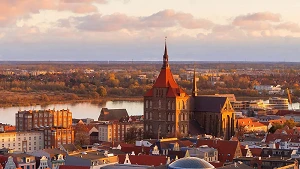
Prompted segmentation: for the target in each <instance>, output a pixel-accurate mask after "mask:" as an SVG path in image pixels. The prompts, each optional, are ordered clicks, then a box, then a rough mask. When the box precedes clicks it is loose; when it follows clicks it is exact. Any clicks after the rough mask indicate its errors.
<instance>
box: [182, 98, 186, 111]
mask: <svg viewBox="0 0 300 169" xmlns="http://www.w3.org/2000/svg"><path fill="white" fill-rule="evenodd" d="M182 109H183V110H185V102H184V101H183V100H182Z"/></svg>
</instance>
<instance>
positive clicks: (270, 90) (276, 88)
mask: <svg viewBox="0 0 300 169" xmlns="http://www.w3.org/2000/svg"><path fill="white" fill-rule="evenodd" d="M254 89H255V90H258V91H267V92H268V93H269V94H282V92H283V90H282V89H281V86H280V85H277V86H273V85H256V86H254Z"/></svg>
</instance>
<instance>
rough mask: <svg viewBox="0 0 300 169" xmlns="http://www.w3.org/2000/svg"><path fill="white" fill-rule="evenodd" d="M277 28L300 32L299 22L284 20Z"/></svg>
mask: <svg viewBox="0 0 300 169" xmlns="http://www.w3.org/2000/svg"><path fill="white" fill-rule="evenodd" d="M276 28H277V29H281V30H287V31H290V32H295V33H299V32H300V26H299V24H296V23H293V22H284V23H281V24H279V25H277V26H276Z"/></svg>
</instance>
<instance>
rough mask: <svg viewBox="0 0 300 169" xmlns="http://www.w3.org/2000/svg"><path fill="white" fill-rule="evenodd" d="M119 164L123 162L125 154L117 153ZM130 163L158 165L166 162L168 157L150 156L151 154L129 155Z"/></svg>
mask: <svg viewBox="0 0 300 169" xmlns="http://www.w3.org/2000/svg"><path fill="white" fill-rule="evenodd" d="M118 157H119V164H124V161H125V158H126V155H118ZM129 160H130V162H131V164H137V165H149V166H152V165H154V166H160V165H165V164H166V163H167V160H168V158H167V157H166V156H151V155H129Z"/></svg>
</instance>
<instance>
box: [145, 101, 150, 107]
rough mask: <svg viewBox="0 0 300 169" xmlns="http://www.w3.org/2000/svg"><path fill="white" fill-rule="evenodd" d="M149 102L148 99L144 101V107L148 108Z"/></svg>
mask: <svg viewBox="0 0 300 169" xmlns="http://www.w3.org/2000/svg"><path fill="white" fill-rule="evenodd" d="M148 104H149V101H148V100H146V102H145V107H146V109H147V108H148V106H149V105H148Z"/></svg>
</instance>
